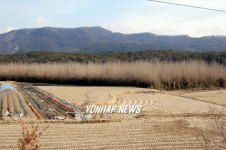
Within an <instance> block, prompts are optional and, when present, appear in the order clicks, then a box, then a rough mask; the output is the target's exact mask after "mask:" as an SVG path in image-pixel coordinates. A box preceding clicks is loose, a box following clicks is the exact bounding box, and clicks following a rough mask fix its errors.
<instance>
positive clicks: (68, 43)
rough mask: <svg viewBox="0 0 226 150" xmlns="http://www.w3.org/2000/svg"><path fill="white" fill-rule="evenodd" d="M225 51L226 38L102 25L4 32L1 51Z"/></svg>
mask: <svg viewBox="0 0 226 150" xmlns="http://www.w3.org/2000/svg"><path fill="white" fill-rule="evenodd" d="M144 49H149V50H171V49H173V50H181V51H223V50H226V37H224V36H209V37H201V38H191V37H189V36H184V35H179V36H158V35H155V34H151V33H139V34H122V33H114V32H111V31H109V30H106V29H104V28H101V27H81V28H52V27H46V28H38V29H20V30H14V31H11V32H8V33H4V34H0V53H1V54H13V53H22V52H30V51H54V52H103V51H132V50H144Z"/></svg>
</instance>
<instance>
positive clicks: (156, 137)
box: [0, 84, 226, 150]
mask: <svg viewBox="0 0 226 150" xmlns="http://www.w3.org/2000/svg"><path fill="white" fill-rule="evenodd" d="M18 85H20V86H17V87H20V89H21V90H22V91H25V92H26V93H27V94H30V95H32V94H33V92H35V91H32V90H34V89H36V88H37V89H40V91H42V92H44V93H49V95H50V96H52V97H53V98H55V96H57V97H59V98H60V99H63V100H65V101H66V102H68V103H70V104H76V106H78V107H82V106H84V105H86V104H108V105H109V104H110V105H114V104H116V105H118V106H119V105H142V106H143V110H142V113H141V114H117V113H113V114H97V115H93V119H91V120H90V121H88V122H81V121H76V120H73V119H69V120H64V121H55V120H52V121H51V123H50V122H49V121H48V118H46V119H45V120H46V121H38V120H37V121H35V122H36V123H37V124H39V126H40V127H44V126H46V125H48V124H50V127H49V129H48V130H47V131H45V132H44V134H43V136H41V138H40V140H39V143H40V144H41V148H42V149H172V150H174V149H178V150H180V149H205V148H210V147H214V148H216V149H222V148H224V147H225V144H224V143H223V142H222V141H223V138H222V136H221V133H222V132H221V131H220V130H219V128H216V127H215V119H216V118H217V121H218V123H219V124H222V125H224V126H223V127H224V128H223V133H224V134H225V127H226V120H225V117H226V109H225V107H224V105H221V104H214V103H212V102H211V103H209V102H208V98H209V97H208V95H214V98H216V99H218V98H219V99H222V98H224V97H225V90H223V89H222V90H215V91H204V92H205V95H207V96H206V97H204V96H203V97H202V99H200V100H199V99H198V97H196V98H192V97H189V96H188V95H186V97H185V96H183V94H190V93H185V92H184V93H183V94H182V95H180V94H181V93H182V92H181V91H177V92H178V93H179V94H178V93H176V91H173V92H169V91H167V92H162V91H158V90H154V89H147V88H136V87H95V86H93V87H90V86H58V85H56V86H52V85H48V86H38V87H33V86H28V85H30V84H18ZM28 91H30V92H28ZM22 93H23V92H22ZM175 93H176V94H175ZM194 93H195V92H193V94H194ZM196 93H197V94H198V95H202V93H203V92H201V91H200V92H196ZM22 95H23V94H22ZM33 95H34V94H33ZM53 95H54V96H53ZM36 96H39V95H38V93H36ZM7 97H8V96H7ZM34 97H35V96H34ZM205 98H207V99H205ZM21 99H22V98H21ZM42 99H44V98H42ZM205 100H206V101H205ZM222 100H223V99H222ZM48 101H50V100H48ZM46 102H47V101H46ZM104 120H106V121H104ZM27 124H29V122H27ZM21 132H22V130H21V126H20V124H19V123H18V122H17V121H16V120H12V119H8V120H5V121H0V149H17V147H18V142H17V141H18V139H19V138H21V137H22V134H21ZM208 141H214V144H213V143H211V144H210V143H208ZM209 144H210V145H209Z"/></svg>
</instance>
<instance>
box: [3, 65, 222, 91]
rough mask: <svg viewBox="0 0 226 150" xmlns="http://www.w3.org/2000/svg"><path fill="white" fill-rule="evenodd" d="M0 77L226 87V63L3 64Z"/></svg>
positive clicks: (177, 86) (171, 86)
mask: <svg viewBox="0 0 226 150" xmlns="http://www.w3.org/2000/svg"><path fill="white" fill-rule="evenodd" d="M0 68H4V69H1V70H0V79H2V80H18V81H32V82H55V83H70V84H73V83H74V84H93V85H94V84H96V85H134V86H146V87H148V86H154V87H157V88H164V89H185V88H196V87H202V88H203V87H204V88H210V87H211V86H214V87H225V86H226V67H225V66H223V65H220V64H218V63H216V62H213V63H210V64H208V63H206V62H203V61H183V62H159V61H152V62H150V61H149V62H148V61H136V62H109V63H104V64H103V63H87V64H82V63H46V64H37V63H33V64H15V63H9V64H0Z"/></svg>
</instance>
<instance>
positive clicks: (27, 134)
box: [18, 120, 49, 150]
mask: <svg viewBox="0 0 226 150" xmlns="http://www.w3.org/2000/svg"><path fill="white" fill-rule="evenodd" d="M20 124H21V127H22V136H23V137H22V138H19V140H18V142H19V145H18V148H19V149H20V150H38V149H40V148H41V145H40V143H39V142H38V139H39V138H40V136H41V135H42V134H43V132H45V130H47V129H48V128H49V125H47V126H46V127H45V128H43V129H42V130H40V127H39V125H38V124H37V125H35V122H34V121H33V122H32V123H31V125H30V127H29V126H28V125H25V123H24V122H23V121H22V120H21V122H20Z"/></svg>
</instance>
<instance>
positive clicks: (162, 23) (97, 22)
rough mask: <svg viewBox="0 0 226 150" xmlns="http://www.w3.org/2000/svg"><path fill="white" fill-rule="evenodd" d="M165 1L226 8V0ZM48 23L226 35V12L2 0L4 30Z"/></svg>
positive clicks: (112, 1)
mask: <svg viewBox="0 0 226 150" xmlns="http://www.w3.org/2000/svg"><path fill="white" fill-rule="evenodd" d="M163 1H168V2H175V3H182V4H188V5H195V6H201V7H210V8H215V9H223V10H226V0H163ZM46 26H53V27H70V28H75V27H81V26H101V27H104V28H106V29H109V30H111V31H113V32H122V33H138V32H152V33H155V34H161V35H177V34H187V35H189V36H194V37H199V36H206V35H226V13H222V12H214V11H207V10H200V9H194V8H186V7H180V6H172V5H167V4H158V3H154V2H149V1H146V0H0V33H4V32H7V31H11V30H13V29H21V28H38V27H46Z"/></svg>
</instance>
